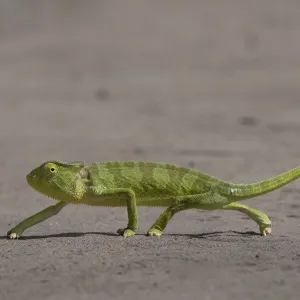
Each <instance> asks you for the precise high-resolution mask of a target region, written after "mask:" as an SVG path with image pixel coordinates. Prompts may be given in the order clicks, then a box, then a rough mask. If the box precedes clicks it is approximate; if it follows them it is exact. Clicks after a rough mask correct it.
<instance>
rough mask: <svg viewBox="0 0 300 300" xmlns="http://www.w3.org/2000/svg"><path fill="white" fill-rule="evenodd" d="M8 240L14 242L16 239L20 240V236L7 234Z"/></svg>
mask: <svg viewBox="0 0 300 300" xmlns="http://www.w3.org/2000/svg"><path fill="white" fill-rule="evenodd" d="M7 238H8V239H10V240H14V239H18V238H19V235H18V234H17V233H10V232H9V233H8V234H7Z"/></svg>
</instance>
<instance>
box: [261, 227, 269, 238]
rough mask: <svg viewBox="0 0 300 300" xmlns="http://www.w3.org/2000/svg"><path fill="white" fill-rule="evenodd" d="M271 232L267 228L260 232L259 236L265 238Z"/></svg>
mask: <svg viewBox="0 0 300 300" xmlns="http://www.w3.org/2000/svg"><path fill="white" fill-rule="evenodd" d="M271 232H272V229H271V227H267V228H265V229H263V230H261V235H262V236H267V235H269V234H271Z"/></svg>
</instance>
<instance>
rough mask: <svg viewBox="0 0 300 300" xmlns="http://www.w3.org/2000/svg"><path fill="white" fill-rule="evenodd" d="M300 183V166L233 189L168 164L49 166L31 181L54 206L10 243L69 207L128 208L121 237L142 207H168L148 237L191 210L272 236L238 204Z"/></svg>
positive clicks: (264, 222)
mask: <svg viewBox="0 0 300 300" xmlns="http://www.w3.org/2000/svg"><path fill="white" fill-rule="evenodd" d="M298 177H300V166H299V167H296V168H294V169H291V170H290V171H287V172H285V173H282V174H281V175H278V176H275V177H273V178H270V179H267V180H264V181H260V182H256V183H252V184H234V183H230V182H227V181H224V180H221V179H219V178H217V177H214V176H211V175H209V174H206V173H203V172H201V171H199V170H196V169H191V168H185V167H182V166H179V165H173V164H168V163H163V162H158V163H156V162H149V161H108V162H96V163H92V164H90V165H86V166H85V165H84V162H81V161H76V162H70V163H68V162H62V161H57V160H53V161H46V162H44V163H43V164H41V165H40V166H38V167H36V168H35V169H33V170H32V171H30V173H28V175H26V179H27V183H28V184H29V186H30V187H32V188H33V189H34V190H36V191H38V192H39V193H41V194H43V195H46V196H48V197H50V198H53V199H55V200H56V202H54V203H55V204H53V205H51V206H49V207H47V208H46V209H44V210H42V211H40V212H38V213H36V214H34V215H32V216H31V217H29V218H27V219H25V220H23V221H22V222H20V223H19V224H18V225H17V226H15V227H14V228H13V229H11V230H10V231H9V232H8V233H7V237H8V238H9V239H16V238H19V237H20V236H21V235H22V233H23V232H24V231H25V230H26V229H28V228H30V227H32V226H34V225H36V224H38V223H40V222H42V221H44V220H46V219H48V218H50V217H52V216H54V215H56V214H58V213H59V212H60V211H61V210H62V208H64V207H65V206H66V205H68V204H70V203H71V204H87V205H92V206H103V207H120V206H123V207H126V208H127V214H128V223H127V226H126V227H125V228H122V229H119V230H118V231H117V233H118V234H119V235H121V236H123V237H125V238H126V237H129V236H133V235H134V234H135V233H136V231H137V229H138V210H137V207H138V206H148V207H149V206H150V207H154V206H155V207H166V209H165V210H164V211H163V212H162V213H161V214H160V215H159V217H158V218H157V219H156V221H155V222H154V223H153V225H152V226H151V228H150V229H149V230H148V232H147V235H148V236H160V235H162V233H163V230H164V229H165V228H166V226H167V224H168V222H169V221H170V219H171V218H172V217H173V216H174V215H175V214H176V213H178V212H181V211H184V210H187V209H202V210H234V211H239V212H241V213H243V214H245V215H247V216H248V217H249V218H250V219H252V220H253V221H254V222H256V223H257V224H258V226H259V231H260V235H262V236H266V235H268V234H271V227H272V223H271V221H270V219H269V217H268V216H267V215H266V214H265V213H264V212H262V211H260V210H258V209H255V208H251V207H249V206H247V205H245V204H242V203H240V202H239V201H242V200H246V199H250V198H254V197H257V196H260V195H262V194H265V193H269V192H271V191H273V190H275V189H278V188H280V187H282V186H284V185H286V184H288V183H290V182H291V181H293V180H295V179H297V178H298Z"/></svg>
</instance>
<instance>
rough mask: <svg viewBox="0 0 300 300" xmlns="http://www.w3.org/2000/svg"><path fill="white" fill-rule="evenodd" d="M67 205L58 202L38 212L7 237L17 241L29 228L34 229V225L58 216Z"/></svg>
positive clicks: (16, 227) (12, 230)
mask: <svg viewBox="0 0 300 300" xmlns="http://www.w3.org/2000/svg"><path fill="white" fill-rule="evenodd" d="M66 205H67V203H65V202H58V203H56V204H54V205H51V206H49V207H47V208H46V209H44V210H42V211H40V212H38V213H37V214H35V215H33V216H31V217H29V218H27V219H25V220H23V221H22V222H21V223H19V224H18V225H17V226H15V227H14V228H13V229H11V230H10V231H9V232H8V233H7V237H8V238H9V239H16V238H18V237H20V236H21V235H22V233H23V232H24V231H25V230H26V229H27V228H29V227H32V226H33V225H36V224H38V223H41V222H43V221H44V220H46V219H48V218H50V217H52V216H54V215H56V214H57V213H59V212H60V210H61V209H62V208H63V207H65V206H66Z"/></svg>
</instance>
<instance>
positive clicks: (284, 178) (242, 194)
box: [231, 166, 300, 201]
mask: <svg viewBox="0 0 300 300" xmlns="http://www.w3.org/2000/svg"><path fill="white" fill-rule="evenodd" d="M299 177H300V166H299V167H296V168H294V169H292V170H290V171H288V172H285V173H283V174H280V175H278V176H275V177H273V178H270V179H267V180H264V181H261V182H257V183H252V184H233V185H232V188H231V193H232V199H234V200H235V201H237V200H245V199H249V198H254V197H257V196H259V195H263V194H266V193H269V192H271V191H274V190H276V189H278V188H280V187H282V186H284V185H286V184H288V183H290V182H292V181H294V180H295V179H297V178H299Z"/></svg>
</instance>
